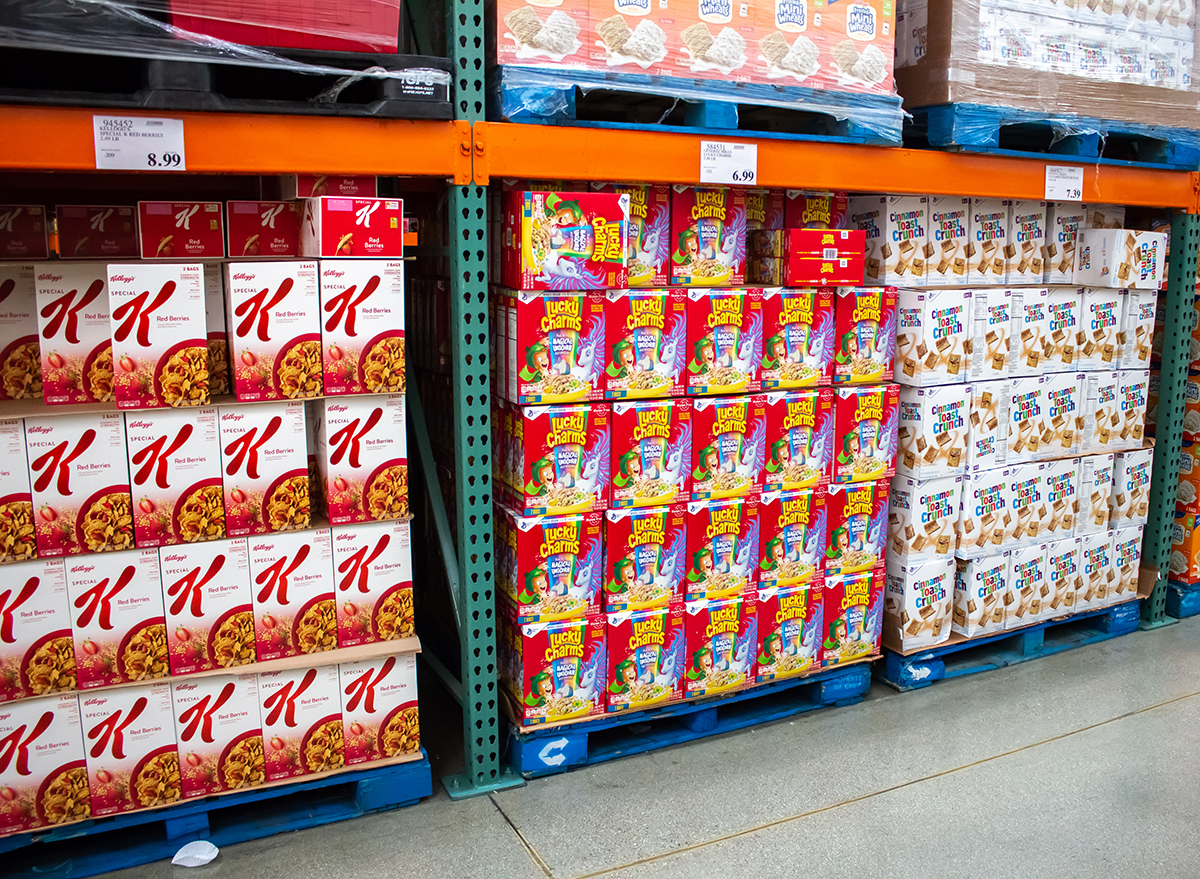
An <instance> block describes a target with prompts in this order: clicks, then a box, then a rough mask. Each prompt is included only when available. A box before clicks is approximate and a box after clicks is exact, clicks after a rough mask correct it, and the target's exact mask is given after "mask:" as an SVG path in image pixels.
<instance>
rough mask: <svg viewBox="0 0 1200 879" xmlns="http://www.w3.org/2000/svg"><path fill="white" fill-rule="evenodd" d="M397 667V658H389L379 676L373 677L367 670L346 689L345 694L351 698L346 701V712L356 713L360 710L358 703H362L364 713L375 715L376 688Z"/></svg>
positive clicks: (381, 668)
mask: <svg viewBox="0 0 1200 879" xmlns="http://www.w3.org/2000/svg"><path fill="white" fill-rule="evenodd" d="M395 667H396V657H394V656H389V657H388V658H387V660H386V661H385V662H384V663H383V665H381V666H380V667H379V674H377V675H374V677H372V675H371V669H369V668H368V669H367V670H366V671H365V672H363V673H362V674H361V675H359V676H358V677H356V678H355V679H354V680H352V681H351V682H350V684H349V685H348V686H347V687H346V690H345V693H346V695H347V696H349V697H350V698H349V699H348V700H347V701H346V710H347V711H354V710H355V709H356V708H358V703H359V702H362V706H363V711H365V712H367V714H374V713H375V688H376V687H377V686H379V682H380V681H382V680H383V679H384V678H386V677H387V676H388V672H390V671H391V670H392V669H393V668H395Z"/></svg>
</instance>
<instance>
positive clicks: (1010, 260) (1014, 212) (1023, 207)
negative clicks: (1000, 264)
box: [1002, 200, 1046, 284]
mask: <svg viewBox="0 0 1200 879" xmlns="http://www.w3.org/2000/svg"><path fill="white" fill-rule="evenodd" d="M1007 239H1008V240H1007V241H1005V242H1004V247H1003V248H1002V251H1003V253H1004V261H1005V270H1006V272H1007V276H1008V283H1009V284H1040V283H1041V282H1042V275H1043V274H1044V263H1043V257H1042V247H1043V245H1044V244H1045V241H1046V203H1045V202H1044V201H1036V200H1014V201H1013V202H1012V203H1011V206H1010V208H1009V212H1008V236H1007Z"/></svg>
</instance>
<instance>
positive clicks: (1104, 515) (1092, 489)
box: [1075, 455, 1116, 535]
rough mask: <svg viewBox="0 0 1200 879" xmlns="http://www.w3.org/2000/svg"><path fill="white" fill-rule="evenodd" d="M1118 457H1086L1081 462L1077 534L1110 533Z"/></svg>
mask: <svg viewBox="0 0 1200 879" xmlns="http://www.w3.org/2000/svg"><path fill="white" fill-rule="evenodd" d="M1115 467H1116V455H1084V456H1083V457H1082V458H1080V460H1079V514H1078V516H1077V517H1076V519H1075V533H1076V534H1079V535H1083V534H1091V533H1093V532H1095V531H1106V530H1107V529H1108V523H1109V516H1110V513H1111V510H1110V508H1109V505H1110V504H1111V503H1112V491H1113V471H1114V469H1115Z"/></svg>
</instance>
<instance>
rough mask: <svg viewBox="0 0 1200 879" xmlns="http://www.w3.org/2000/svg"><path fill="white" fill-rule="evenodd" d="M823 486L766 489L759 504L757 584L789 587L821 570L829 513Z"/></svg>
mask: <svg viewBox="0 0 1200 879" xmlns="http://www.w3.org/2000/svg"><path fill="white" fill-rule="evenodd" d="M826 495H827V493H826V491H825V486H818V487H817V488H813V489H807V490H802V491H784V492H775V491H768V492H765V493H764V494H763V496H762V501H761V503H760V504H759V508H758V510H759V513H758V514H759V520H760V522H761V525H760V531H761V534H762V550H761V552H760V553H759V556H760V558H761V561H760V562H759V565H758V567H759V573H758V580H759V584H760V585H761V586H764V587H765V586H771V585H774V586H781V587H791V586H795V585H797V584H800V583H806V582H809V581H810V580H812V579H814V578H815V577H819V576H820V574H821V572H822V571H823V570H824V569H825V541H826V539H827V538H828V518H829V514H828V512H827V511H826V509H825V499H826Z"/></svg>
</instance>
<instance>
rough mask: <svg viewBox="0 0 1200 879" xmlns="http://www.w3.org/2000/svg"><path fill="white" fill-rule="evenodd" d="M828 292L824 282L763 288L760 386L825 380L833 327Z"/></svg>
mask: <svg viewBox="0 0 1200 879" xmlns="http://www.w3.org/2000/svg"><path fill="white" fill-rule="evenodd" d="M833 294H834V291H833V290H831V289H828V288H812V287H801V288H784V287H767V288H764V289H763V292H762V296H763V326H764V327H765V330H764V332H763V335H764V336H765V338H766V340H765V341H764V342H763V356H762V386H763V388H764V389H768V388H780V389H791V388H804V387H812V386H815V385H827V384H829V383H830V381H831V380H832V375H831V366H832V363H833V347H834V329H835V327H834V313H833Z"/></svg>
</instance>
